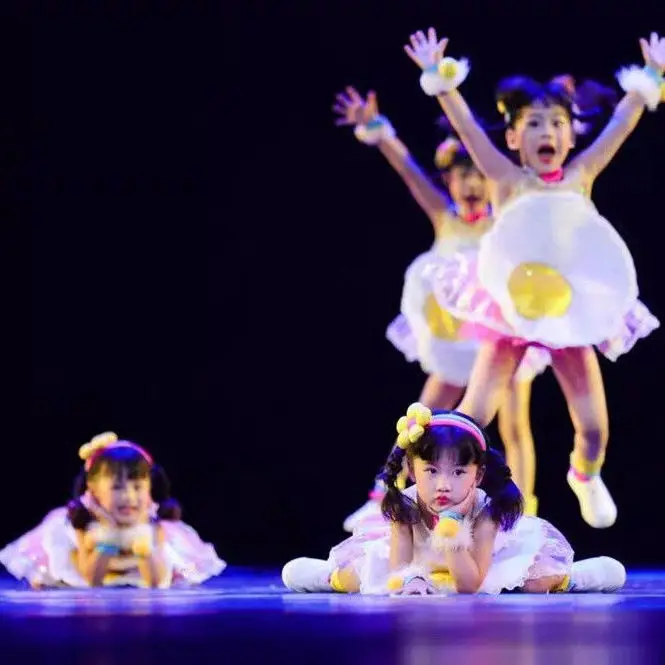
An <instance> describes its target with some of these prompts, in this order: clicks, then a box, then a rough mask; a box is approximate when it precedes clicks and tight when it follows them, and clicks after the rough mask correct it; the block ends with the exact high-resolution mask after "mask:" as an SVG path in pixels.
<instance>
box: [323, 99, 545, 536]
mask: <svg viewBox="0 0 665 665" xmlns="http://www.w3.org/2000/svg"><path fill="white" fill-rule="evenodd" d="M333 110H334V111H335V112H336V113H337V114H338V116H339V119H338V120H337V123H336V124H338V125H352V126H354V128H355V136H356V138H357V139H358V140H359V141H360V142H361V143H364V144H365V145H370V146H376V147H377V148H378V150H379V151H380V152H381V154H382V155H383V156H384V157H385V158H386V160H387V161H388V163H389V164H390V165H391V166H392V167H393V169H395V171H396V172H397V173H398V174H399V175H400V177H401V178H402V179H403V181H404V182H405V184H406V185H407V187H408V188H409V191H410V192H411V194H412V196H413V197H414V199H415V200H416V201H417V202H418V204H419V205H420V207H421V208H422V210H423V211H424V212H425V214H426V215H427V216H428V217H429V219H430V221H431V222H432V226H433V227H434V235H435V242H434V246H433V247H432V248H431V249H430V250H428V251H426V252H425V253H423V254H421V255H420V256H418V257H417V258H416V259H415V260H414V261H413V262H412V263H411V265H410V266H409V268H408V269H407V271H406V275H405V280H404V289H403V293H402V302H401V311H402V313H401V314H400V315H399V316H398V317H397V318H396V319H395V320H394V321H393V322H392V323H391V324H390V326H389V327H388V330H387V337H388V339H389V340H390V341H391V342H392V343H393V344H394V346H395V347H396V348H397V349H398V350H399V351H401V352H402V353H403V354H404V356H405V357H406V359H407V360H408V361H409V362H413V361H418V362H419V363H420V365H421V367H422V369H423V371H424V372H425V373H426V374H427V375H428V378H427V380H426V382H425V386H424V388H423V390H422V393H421V396H420V401H421V402H422V403H424V404H427V405H428V406H429V407H431V408H435V409H452V408H453V407H454V406H455V405H456V404H457V403H458V402H459V400H460V399H461V398H462V395H463V393H464V389H465V387H466V385H467V382H468V379H469V375H470V373H471V369H472V367H473V363H474V361H475V358H476V354H477V352H478V347H479V343H478V342H477V341H476V340H473V339H460V338H459V335H458V330H459V326H460V324H461V321H459V320H458V319H456V318H455V317H453V316H452V315H451V314H450V313H449V312H448V311H446V310H445V309H442V308H441V307H440V306H439V305H438V304H437V301H436V299H435V297H434V295H433V294H432V290H431V288H430V286H429V284H428V283H427V280H425V279H424V278H423V272H424V270H425V268H426V266H427V265H428V264H429V263H430V261H431V257H432V254H433V253H434V254H436V255H441V256H448V257H452V256H454V255H455V254H456V253H457V252H458V251H460V250H464V251H465V252H467V253H469V252H471V253H475V252H477V251H478V247H479V244H480V239H481V238H482V236H483V235H484V234H485V233H486V232H487V231H488V230H489V229H490V228H491V226H492V222H493V220H492V217H491V215H490V208H489V201H488V194H487V187H486V183H485V178H484V177H483V175H482V174H481V173H480V172H479V170H478V169H477V168H476V167H475V166H474V164H473V161H472V160H471V158H470V156H469V154H468V153H467V151H466V150H465V149H464V148H463V147H462V145H461V144H460V143H459V141H457V140H456V139H455V138H453V137H452V136H449V137H448V139H446V140H445V141H444V142H443V143H441V145H440V146H439V147H438V149H437V151H436V155H435V158H434V161H435V165H436V168H437V169H438V171H439V174H440V178H441V184H442V185H443V187H441V186H437V185H436V184H435V183H434V182H433V181H432V179H430V177H429V176H428V175H427V174H425V173H424V172H423V171H422V169H421V168H420V167H419V166H418V164H416V162H415V160H414V159H413V157H412V155H411V154H410V153H409V150H408V149H407V147H406V146H405V145H404V143H402V141H400V139H399V138H398V137H397V136H396V135H395V130H394V129H393V127H392V125H391V124H390V122H389V121H388V119H387V118H386V117H384V116H382V115H380V114H379V109H378V103H377V98H376V94H375V93H374V92H370V93H369V94H368V95H367V98H366V99H363V98H362V96H361V95H360V94H359V93H358V92H357V91H356V90H355V88H352V87H348V88H346V90H345V92H344V93H340V94H338V95H337V97H336V104H335V106H334V107H333ZM444 122H445V120H444ZM440 124H444V123H442V122H440ZM548 364H549V354H548V353H547V352H546V351H545V350H543V349H536V348H534V349H531V350H530V351H529V353H528V354H527V355H526V356H525V358H524V359H523V361H522V364H521V367H520V369H519V371H518V373H517V375H516V377H515V380H514V381H512V382H511V383H510V385H509V387H508V389H507V390H506V391H505V395H504V396H503V399H502V403H501V408H500V410H499V429H500V433H501V437H502V439H503V443H504V447H505V450H506V456H507V460H508V465H509V467H510V468H511V470H512V473H513V476H514V479H515V482H516V483H517V485H518V487H519V488H520V490H521V491H522V492H523V494H524V496H525V497H526V501H525V504H526V511H527V513H528V514H535V513H536V511H537V500H536V498H535V496H534V485H535V452H534V444H533V436H532V433H531V427H530V420H529V407H530V398H531V383H532V381H533V378H534V377H535V376H536V375H537V374H538V373H540V372H542V371H543V370H544V369H545V368H546V367H547V365H548ZM403 480H404V478H402V481H403ZM384 492H385V487H384V483H383V482H382V481H380V480H377V481H376V483H375V486H374V489H373V490H372V491H371V492H370V499H369V501H368V502H367V503H366V504H365V505H363V506H362V507H361V508H360V509H358V510H357V511H355V512H354V513H353V514H352V515H350V516H349V517H348V518H347V519H346V520H345V522H344V528H345V530H347V531H349V532H352V531H353V530H354V528H355V527H357V526H358V525H359V524H360V523H363V522H364V521H365V520H367V519H374V518H380V516H381V510H380V504H381V500H382V498H383V495H384Z"/></svg>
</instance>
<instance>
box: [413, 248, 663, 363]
mask: <svg viewBox="0 0 665 665" xmlns="http://www.w3.org/2000/svg"><path fill="white" fill-rule="evenodd" d="M475 259H476V257H473V258H470V257H468V256H465V255H464V254H456V255H455V256H453V257H450V258H443V257H439V258H437V259H435V261H434V262H433V263H431V264H430V265H429V266H428V267H427V269H426V274H427V275H428V279H429V280H430V282H431V287H432V291H433V293H434V295H435V297H436V299H437V301H438V302H439V304H440V305H441V307H444V308H445V309H447V310H448V311H450V312H451V313H452V314H453V315H454V316H456V317H457V318H458V319H461V320H463V321H464V324H463V325H462V327H461V328H460V331H459V334H460V337H461V338H464V339H475V340H479V341H499V340H506V339H510V340H512V341H513V343H514V344H516V345H519V346H522V345H528V346H529V347H531V348H534V347H535V348H538V349H542V351H543V353H547V352H549V351H550V350H551V349H549V348H548V347H547V346H545V345H543V344H539V343H534V342H531V341H529V340H527V339H523V338H521V337H517V336H515V335H514V331H513V330H512V328H511V326H510V325H509V324H508V323H507V322H506V320H505V319H504V318H503V315H502V313H501V309H500V308H499V306H498V304H497V303H496V301H495V300H493V299H492V297H491V296H490V294H489V293H488V292H487V291H486V290H485V289H484V288H483V287H482V286H481V284H480V282H479V281H478V278H477V273H476V266H477V264H476V260H475ZM658 327H660V322H659V321H658V319H657V318H656V317H655V316H653V314H651V312H650V311H649V310H648V309H647V307H646V306H645V305H644V304H643V303H642V302H641V301H639V300H637V301H636V302H635V304H634V305H633V307H631V309H630V310H629V311H628V312H627V313H626V314H625V315H624V318H623V322H622V325H621V328H620V330H619V331H618V332H617V333H616V334H614V335H613V336H612V337H610V338H609V339H607V340H605V341H604V342H601V343H600V344H598V345H597V347H596V348H597V349H598V350H599V351H600V352H601V353H602V354H603V355H604V356H606V357H607V358H608V359H609V360H611V361H615V360H617V359H618V358H619V357H620V356H622V355H623V354H625V353H627V352H628V351H630V350H631V349H632V348H633V347H634V346H635V344H636V343H637V342H638V340H640V339H643V338H645V337H647V336H648V335H649V334H650V333H651V332H653V331H654V330H656V329H657V328H658ZM543 358H544V355H543Z"/></svg>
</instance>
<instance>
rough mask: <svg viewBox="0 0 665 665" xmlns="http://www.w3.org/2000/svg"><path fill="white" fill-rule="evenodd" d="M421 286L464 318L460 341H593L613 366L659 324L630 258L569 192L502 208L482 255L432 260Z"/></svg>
mask: <svg viewBox="0 0 665 665" xmlns="http://www.w3.org/2000/svg"><path fill="white" fill-rule="evenodd" d="M424 275H425V281H426V282H427V284H428V286H429V288H431V289H432V291H433V293H434V294H435V297H436V299H437V301H438V303H439V305H440V306H441V307H444V308H446V309H448V311H450V312H451V313H452V315H453V316H455V317H457V318H458V319H460V320H462V321H464V324H463V325H462V326H460V330H459V335H460V337H462V338H464V339H473V340H477V341H479V340H483V339H497V338H506V337H507V338H514V339H515V340H516V341H519V342H523V343H528V344H536V345H540V347H541V348H543V349H548V348H549V349H559V348H566V347H574V346H591V345H595V346H596V347H597V348H598V350H599V351H600V352H601V353H603V354H604V355H606V356H607V357H608V358H609V359H610V360H616V359H617V358H618V357H619V356H621V355H622V354H624V353H626V352H627V351H629V350H630V349H631V348H632V347H633V346H634V345H635V343H636V342H637V341H638V340H639V339H641V338H644V337H646V336H647V335H649V334H650V333H651V332H652V331H653V330H655V329H656V328H658V327H659V326H660V323H659V321H658V319H656V318H655V317H654V316H653V315H652V314H651V313H650V312H649V310H648V309H647V308H646V307H645V306H644V304H642V303H641V302H640V301H639V300H638V299H637V295H638V290H637V279H636V274H635V267H634V264H633V260H632V257H631V255H630V252H629V251H628V248H627V247H626V245H625V243H624V242H623V240H622V239H621V237H620V236H619V235H618V233H617V232H616V231H615V230H614V229H613V228H612V226H611V225H610V223H609V222H608V221H607V220H605V219H604V218H603V217H601V216H600V215H599V214H598V212H597V211H596V209H595V207H594V206H593V204H592V203H591V202H590V201H588V199H586V198H585V197H583V196H582V195H580V194H576V193H572V192H549V193H542V192H541V193H532V194H527V195H524V196H521V197H519V198H518V199H516V200H515V201H514V202H513V203H511V204H509V205H508V206H506V208H505V209H504V210H503V211H502V212H501V214H500V215H499V217H498V218H497V220H496V222H495V224H494V227H493V228H492V229H491V230H490V231H489V232H488V233H487V234H486V235H485V236H484V237H483V239H482V240H481V245H480V250H479V252H478V253H477V254H476V253H458V254H456V255H454V256H453V257H450V258H445V257H440V256H438V257H437V256H434V255H433V257H432V261H431V262H430V263H429V265H428V266H427V267H426V268H425V270H424Z"/></svg>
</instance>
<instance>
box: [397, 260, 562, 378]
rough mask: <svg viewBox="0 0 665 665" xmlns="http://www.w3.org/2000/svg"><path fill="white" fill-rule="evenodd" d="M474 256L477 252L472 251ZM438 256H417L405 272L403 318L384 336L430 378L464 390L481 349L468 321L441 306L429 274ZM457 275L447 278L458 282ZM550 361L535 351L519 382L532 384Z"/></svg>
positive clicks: (524, 362)
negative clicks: (467, 326) (468, 331)
mask: <svg viewBox="0 0 665 665" xmlns="http://www.w3.org/2000/svg"><path fill="white" fill-rule="evenodd" d="M468 253H469V254H473V255H475V250H473V249H470V250H468ZM437 256H440V254H439V253H437V252H436V251H435V250H431V251H429V252H425V253H424V254H421V255H420V256H418V257H417V258H416V259H415V260H414V261H413V262H412V263H411V265H410V266H409V267H408V268H407V271H406V274H405V277H404V288H403V291H402V303H401V312H402V313H401V314H400V315H399V316H398V317H397V318H396V319H395V320H394V321H393V322H392V323H391V324H390V325H389V326H388V329H387V331H386V337H387V338H388V340H389V341H390V342H391V343H392V344H393V345H394V346H395V347H396V348H397V349H398V350H400V351H401V352H402V353H403V354H404V356H405V358H406V359H407V361H409V362H419V363H420V366H421V368H422V369H423V371H424V372H425V373H426V374H428V375H433V376H436V377H439V378H441V379H442V380H444V381H446V382H447V383H450V384H453V385H457V386H460V387H465V386H466V385H467V384H468V382H469V377H470V375H471V370H472V369H473V364H474V362H475V359H476V354H477V352H478V348H479V346H480V342H479V340H476V339H473V338H471V337H469V336H467V335H466V334H465V333H464V332H463V326H464V322H463V321H462V320H460V319H458V318H456V317H455V316H454V315H453V314H452V313H451V312H450V311H446V310H445V309H443V308H441V307H440V305H439V303H438V302H437V299H436V298H435V296H434V293H433V291H432V285H431V283H430V282H431V280H430V278H429V275H428V269H429V266H430V265H431V264H432V261H435V260H437V259H436V257H437ZM456 277H457V276H456V275H455V274H454V272H452V271H449V272H448V273H446V276H445V277H444V279H445V280H446V281H448V282H449V283H450V282H454V281H455V280H456ZM550 363H551V357H550V355H549V353H548V352H547V351H546V350H544V349H538V348H535V347H533V348H531V349H529V350H528V351H527V353H526V354H525V356H524V359H523V360H522V363H521V364H520V367H519V368H518V372H517V375H516V376H517V380H518V381H529V380H532V379H533V378H534V377H535V376H536V375H538V374H540V373H542V372H543V371H544V370H545V369H546V368H547V367H548V366H549V365H550Z"/></svg>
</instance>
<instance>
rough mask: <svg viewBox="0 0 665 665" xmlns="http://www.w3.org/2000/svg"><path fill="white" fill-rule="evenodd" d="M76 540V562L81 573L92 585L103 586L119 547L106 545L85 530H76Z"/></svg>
mask: <svg viewBox="0 0 665 665" xmlns="http://www.w3.org/2000/svg"><path fill="white" fill-rule="evenodd" d="M76 541H77V550H76V557H75V563H76V567H77V569H78V571H79V573H81V576H82V577H83V579H84V580H85V581H86V582H87V583H88V584H89V585H90V586H93V587H95V586H102V583H103V581H104V577H105V576H106V573H107V572H108V569H109V563H110V561H111V559H112V558H113V557H114V556H117V553H118V550H117V548H116V547H115V546H113V545H109V546H108V547H105V546H104V544H103V543H99V542H96V540H95V539H94V538H92V537H91V534H88V533H85V532H84V531H76Z"/></svg>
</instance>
